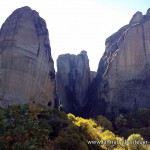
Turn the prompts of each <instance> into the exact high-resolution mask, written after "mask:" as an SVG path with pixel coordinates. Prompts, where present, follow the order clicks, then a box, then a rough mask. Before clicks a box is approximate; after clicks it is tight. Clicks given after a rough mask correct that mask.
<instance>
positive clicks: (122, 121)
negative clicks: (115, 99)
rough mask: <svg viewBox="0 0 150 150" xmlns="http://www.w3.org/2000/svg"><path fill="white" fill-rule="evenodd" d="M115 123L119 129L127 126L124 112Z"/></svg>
mask: <svg viewBox="0 0 150 150" xmlns="http://www.w3.org/2000/svg"><path fill="white" fill-rule="evenodd" d="M115 124H116V126H117V128H118V129H120V128H122V127H125V126H126V125H127V120H126V119H125V118H124V117H123V115H122V114H120V115H119V116H118V117H117V118H116V121H115Z"/></svg>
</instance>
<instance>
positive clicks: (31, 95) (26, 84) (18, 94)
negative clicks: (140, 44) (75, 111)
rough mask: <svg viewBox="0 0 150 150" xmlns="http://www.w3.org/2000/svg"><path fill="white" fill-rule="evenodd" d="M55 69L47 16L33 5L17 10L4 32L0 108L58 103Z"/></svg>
mask: <svg viewBox="0 0 150 150" xmlns="http://www.w3.org/2000/svg"><path fill="white" fill-rule="evenodd" d="M54 95H55V71H54V66H53V60H52V57H51V48H50V43H49V37H48V30H47V27H46V23H45V21H44V19H42V18H41V17H40V16H39V14H38V13H37V12H36V11H34V10H31V9H30V8H29V7H23V8H19V9H17V10H15V11H14V12H13V13H12V14H11V15H10V16H9V17H8V18H7V20H6V21H5V23H4V24H3V25H2V28H1V31H0V107H5V106H8V105H12V104H22V103H40V104H42V105H44V106H48V105H49V106H51V107H53V106H54Z"/></svg>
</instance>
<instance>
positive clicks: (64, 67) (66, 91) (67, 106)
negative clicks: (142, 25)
mask: <svg viewBox="0 0 150 150" xmlns="http://www.w3.org/2000/svg"><path fill="white" fill-rule="evenodd" d="M90 82H91V75H90V68H89V60H88V57H87V53H86V51H81V53H80V54H79V55H71V54H64V55H60V56H59V57H58V60H57V90H58V94H59V97H60V100H61V103H62V105H63V109H64V111H65V112H70V113H74V114H77V115H79V114H80V112H81V110H82V107H83V106H84V99H85V96H86V93H87V90H88V87H89V85H90Z"/></svg>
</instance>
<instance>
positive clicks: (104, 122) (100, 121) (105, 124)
mask: <svg viewBox="0 0 150 150" xmlns="http://www.w3.org/2000/svg"><path fill="white" fill-rule="evenodd" d="M97 124H98V125H99V126H101V127H104V128H105V129H107V130H111V131H112V130H113V127H112V123H111V121H110V120H108V119H107V118H106V117H104V116H98V117H97Z"/></svg>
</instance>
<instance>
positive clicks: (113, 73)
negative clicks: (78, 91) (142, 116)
mask: <svg viewBox="0 0 150 150" xmlns="http://www.w3.org/2000/svg"><path fill="white" fill-rule="evenodd" d="M105 45H106V49H105V52H104V54H103V57H102V58H101V60H100V63H99V68H98V71H97V75H96V78H95V79H94V81H93V82H92V84H91V87H90V90H89V92H88V94H87V98H86V101H88V103H87V105H86V107H85V111H87V114H88V115H92V116H96V115H98V114H105V113H111V114H112V113H114V114H118V113H123V112H128V111H133V110H137V109H139V108H144V107H150V9H149V10H148V11H147V14H146V15H142V13H141V12H137V13H136V14H135V15H134V16H133V18H132V19H131V21H130V23H129V24H128V25H126V26H124V27H122V28H121V29H119V30H118V31H117V32H116V33H114V34H113V35H112V36H110V37H109V38H108V39H107V40H106V43H105Z"/></svg>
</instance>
